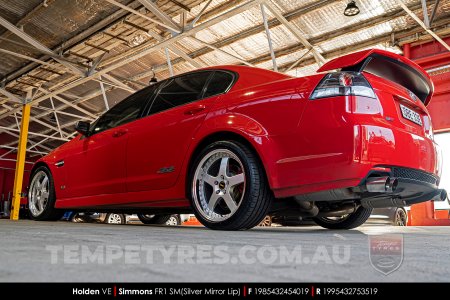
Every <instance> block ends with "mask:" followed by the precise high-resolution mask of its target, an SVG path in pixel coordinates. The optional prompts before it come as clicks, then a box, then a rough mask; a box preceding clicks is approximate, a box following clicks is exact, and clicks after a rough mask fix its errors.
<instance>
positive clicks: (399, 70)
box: [317, 49, 434, 105]
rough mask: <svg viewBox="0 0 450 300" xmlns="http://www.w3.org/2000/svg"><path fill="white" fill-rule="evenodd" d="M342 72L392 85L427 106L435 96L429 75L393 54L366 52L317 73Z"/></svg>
mask: <svg viewBox="0 0 450 300" xmlns="http://www.w3.org/2000/svg"><path fill="white" fill-rule="evenodd" d="M336 69H341V70H342V71H355V72H363V71H364V72H368V73H371V74H374V75H377V76H379V77H382V78H384V79H387V80H390V81H392V82H395V83H397V84H399V85H401V86H403V87H405V88H406V89H408V90H409V91H411V92H413V93H414V94H415V95H416V96H417V97H418V98H419V99H420V100H421V101H422V102H423V103H424V104H425V105H427V104H428V103H429V102H430V100H431V97H432V96H433V92H434V85H433V82H432V81H431V77H430V76H429V75H428V73H427V72H426V71H425V70H424V69H422V67H420V66H419V65H418V64H416V63H415V62H413V61H411V60H409V59H407V58H405V57H403V56H401V55H398V54H395V53H392V52H388V51H384V50H379V49H369V50H364V51H360V52H355V53H352V54H348V55H345V56H341V57H339V58H335V59H333V60H331V61H329V62H327V63H326V64H324V65H323V66H322V67H320V69H319V70H317V72H325V71H331V70H336Z"/></svg>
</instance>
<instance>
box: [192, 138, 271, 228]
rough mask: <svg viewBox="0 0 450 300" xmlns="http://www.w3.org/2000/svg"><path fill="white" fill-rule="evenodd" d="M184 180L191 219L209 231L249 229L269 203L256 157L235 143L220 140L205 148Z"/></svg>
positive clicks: (256, 222)
mask: <svg viewBox="0 0 450 300" xmlns="http://www.w3.org/2000/svg"><path fill="white" fill-rule="evenodd" d="M188 178H189V180H190V183H188V187H190V189H189V191H188V197H189V199H190V201H191V205H192V207H193V209H194V213H195V216H196V217H197V219H198V220H199V221H200V222H201V223H202V224H203V225H205V226H206V227H208V228H211V229H218V230H243V229H250V228H253V227H255V226H256V225H258V224H259V223H260V222H261V221H262V220H263V219H264V217H265V216H266V215H267V213H268V211H269V207H270V205H271V203H272V199H273V194H272V191H271V190H270V189H269V185H268V184H267V180H266V176H265V172H264V168H263V166H262V164H261V162H260V160H259V158H258V157H257V155H256V154H255V153H254V152H253V151H252V150H251V149H250V148H249V147H247V146H245V145H243V144H241V143H239V142H235V141H220V142H215V143H212V144H211V145H209V146H208V147H206V148H205V149H204V150H203V151H202V152H201V153H200V154H199V155H198V156H197V157H196V159H195V161H194V163H193V165H192V169H191V172H190V175H189V177H188Z"/></svg>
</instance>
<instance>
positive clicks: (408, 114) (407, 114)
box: [400, 104, 422, 126]
mask: <svg viewBox="0 0 450 300" xmlns="http://www.w3.org/2000/svg"><path fill="white" fill-rule="evenodd" d="M400 109H401V110H402V116H403V118H405V119H408V120H410V121H411V122H413V123H416V124H418V125H420V126H422V119H421V118H420V115H419V114H418V113H416V112H415V111H413V110H412V109H410V108H408V107H406V106H404V105H401V104H400Z"/></svg>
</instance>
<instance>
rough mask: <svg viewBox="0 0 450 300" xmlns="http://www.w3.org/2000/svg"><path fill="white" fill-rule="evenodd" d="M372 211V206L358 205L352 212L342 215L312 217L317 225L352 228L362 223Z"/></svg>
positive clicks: (330, 227)
mask: <svg viewBox="0 0 450 300" xmlns="http://www.w3.org/2000/svg"><path fill="white" fill-rule="evenodd" d="M371 213H372V208H365V207H362V206H360V207H359V208H358V209H357V210H356V211H355V212H354V213H351V214H348V215H345V216H342V217H317V218H313V220H314V222H316V224H317V225H319V226H322V227H324V228H328V229H352V228H356V227H358V226H360V225H362V224H364V223H365V222H366V221H367V219H368V218H369V217H370V214H371Z"/></svg>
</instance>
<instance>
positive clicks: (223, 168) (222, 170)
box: [219, 157, 230, 176]
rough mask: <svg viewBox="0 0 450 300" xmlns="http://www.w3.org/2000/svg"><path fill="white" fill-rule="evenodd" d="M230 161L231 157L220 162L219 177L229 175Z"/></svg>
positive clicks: (223, 158)
mask: <svg viewBox="0 0 450 300" xmlns="http://www.w3.org/2000/svg"><path fill="white" fill-rule="evenodd" d="M229 159H230V158H229V157H222V160H221V161H220V169H219V176H220V175H223V176H226V175H227V170H228V161H229Z"/></svg>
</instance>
